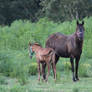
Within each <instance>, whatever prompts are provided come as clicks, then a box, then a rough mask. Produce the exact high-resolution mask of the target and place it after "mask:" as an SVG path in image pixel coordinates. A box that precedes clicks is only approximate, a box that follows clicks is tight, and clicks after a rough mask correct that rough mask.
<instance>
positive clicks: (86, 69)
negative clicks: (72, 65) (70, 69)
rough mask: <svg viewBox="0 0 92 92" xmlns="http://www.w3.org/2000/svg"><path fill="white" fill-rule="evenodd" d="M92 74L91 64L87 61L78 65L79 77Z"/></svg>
mask: <svg viewBox="0 0 92 92" xmlns="http://www.w3.org/2000/svg"><path fill="white" fill-rule="evenodd" d="M91 74H92V72H91V65H90V64H88V63H83V64H80V66H79V75H80V76H81V77H89V76H90V75H91Z"/></svg>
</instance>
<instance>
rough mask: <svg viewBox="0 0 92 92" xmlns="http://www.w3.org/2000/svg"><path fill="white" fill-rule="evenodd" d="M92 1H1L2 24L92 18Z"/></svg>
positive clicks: (0, 18) (0, 22) (0, 15)
mask: <svg viewBox="0 0 92 92" xmlns="http://www.w3.org/2000/svg"><path fill="white" fill-rule="evenodd" d="M91 11H92V0H0V24H2V25H3V24H9V25H10V24H11V23H12V22H13V21H14V20H19V19H28V20H31V21H32V22H36V21H38V20H39V19H40V18H42V17H47V18H49V19H50V20H53V21H55V22H62V21H65V20H73V19H75V18H79V19H83V18H84V17H89V16H92V12H91Z"/></svg>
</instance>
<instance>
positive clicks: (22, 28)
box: [0, 17, 92, 84]
mask: <svg viewBox="0 0 92 92" xmlns="http://www.w3.org/2000/svg"><path fill="white" fill-rule="evenodd" d="M91 20H92V17H90V18H85V19H84V21H85V25H84V26H85V37H84V44H83V53H82V57H81V60H80V62H81V64H83V63H84V61H85V63H86V62H87V64H90V65H91V66H92V63H91V59H92V51H91V48H92V47H91V46H92V35H91V34H92V26H91V25H92V21H91ZM75 29H76V21H75V20H73V21H72V22H68V21H66V22H64V23H54V22H52V21H49V20H48V19H47V18H43V19H40V20H39V21H38V22H37V23H31V22H29V21H26V20H25V21H22V20H17V21H14V22H13V23H12V24H11V26H4V27H1V26H0V73H2V74H4V75H6V76H10V77H16V78H17V79H18V80H19V81H20V83H21V84H25V83H26V82H27V80H28V77H29V76H30V75H36V74H37V64H36V59H35V55H34V56H33V59H30V58H29V53H28V43H29V41H30V42H32V43H33V42H39V43H40V44H41V45H42V46H43V47H45V42H46V40H47V38H48V36H49V35H51V34H53V33H55V32H61V33H63V34H66V35H69V34H72V33H74V32H75ZM82 61H83V62H82ZM67 63H69V64H67ZM67 63H66V59H62V58H61V59H60V61H59V62H58V64H57V71H59V72H63V71H67V70H69V69H70V62H69V60H67ZM86 70H87V71H86ZM89 70H91V69H89V67H87V68H85V66H84V65H83V66H81V65H80V69H79V71H80V73H79V74H80V76H89V73H90V72H89V73H87V74H86V72H88V71H89ZM82 72H83V73H82Z"/></svg>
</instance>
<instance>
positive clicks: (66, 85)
mask: <svg viewBox="0 0 92 92" xmlns="http://www.w3.org/2000/svg"><path fill="white" fill-rule="evenodd" d="M6 81H7V83H6V84H3V85H0V90H1V91H0V92H6V91H4V90H7V92H92V78H83V77H81V78H80V80H79V81H78V82H73V81H72V80H71V77H68V76H62V77H61V78H60V80H58V81H57V82H55V81H54V80H53V77H52V76H49V80H48V83H45V82H44V83H43V82H42V81H40V82H38V80H37V76H30V77H29V80H28V82H27V83H26V84H25V85H21V84H20V83H19V82H18V81H17V80H16V79H12V78H6Z"/></svg>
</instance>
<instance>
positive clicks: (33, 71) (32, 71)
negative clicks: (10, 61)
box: [28, 63, 37, 75]
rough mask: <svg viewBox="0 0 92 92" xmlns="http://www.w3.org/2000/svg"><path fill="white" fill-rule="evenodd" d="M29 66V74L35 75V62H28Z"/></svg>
mask: <svg viewBox="0 0 92 92" xmlns="http://www.w3.org/2000/svg"><path fill="white" fill-rule="evenodd" d="M28 67H29V74H30V75H36V74H37V63H30V64H29V65H28Z"/></svg>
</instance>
